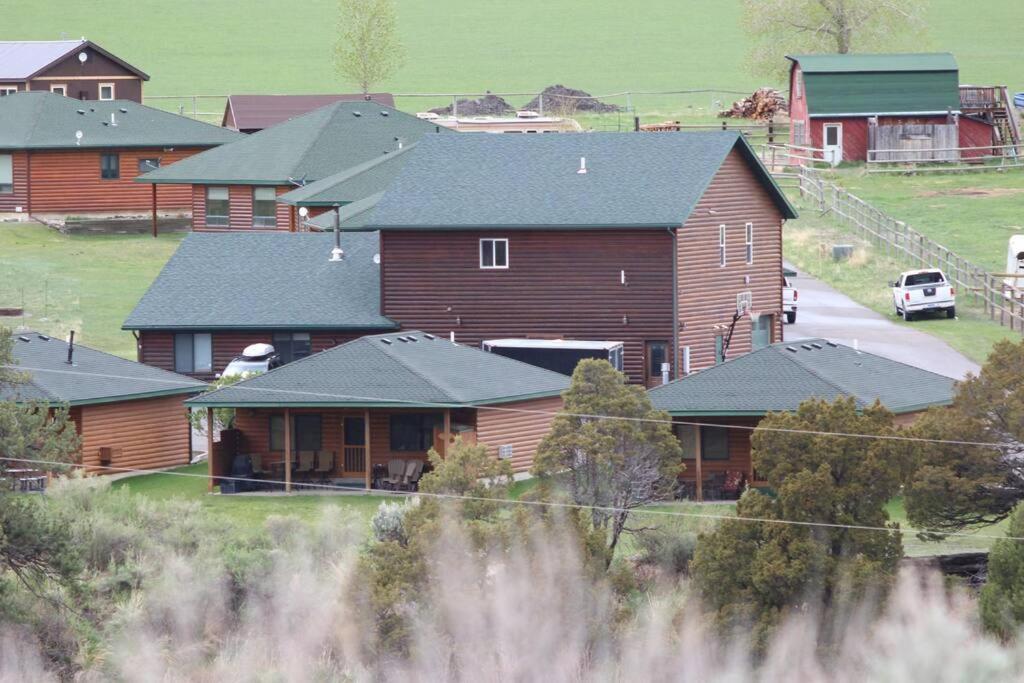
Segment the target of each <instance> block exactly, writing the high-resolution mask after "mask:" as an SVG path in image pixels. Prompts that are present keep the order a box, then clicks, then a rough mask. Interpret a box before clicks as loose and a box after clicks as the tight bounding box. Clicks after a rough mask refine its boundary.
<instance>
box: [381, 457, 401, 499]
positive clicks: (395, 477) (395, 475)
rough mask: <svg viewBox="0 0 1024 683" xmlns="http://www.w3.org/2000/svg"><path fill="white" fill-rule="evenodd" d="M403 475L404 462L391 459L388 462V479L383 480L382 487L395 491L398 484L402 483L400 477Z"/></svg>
mask: <svg viewBox="0 0 1024 683" xmlns="http://www.w3.org/2000/svg"><path fill="white" fill-rule="evenodd" d="M404 475H405V461H404V460H402V459H400V458H392V459H391V460H388V477H387V479H385V480H384V482H383V485H384V488H386V489H391V490H392V491H397V490H398V486H399V484H401V483H402V477H403V476H404Z"/></svg>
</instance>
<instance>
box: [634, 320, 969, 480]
mask: <svg viewBox="0 0 1024 683" xmlns="http://www.w3.org/2000/svg"><path fill="white" fill-rule="evenodd" d="M954 384H955V380H953V379H951V378H949V377H943V376H942V375H937V374H935V373H932V372H928V371H927V370H921V369H920V368H915V367H912V366H909V365H905V364H904V363H900V362H898V361H894V360H890V359H888V358H884V357H882V356H877V355H874V354H870V353H865V352H863V351H858V350H856V349H853V348H850V347H848V346H844V345H842V344H837V343H835V342H830V341H828V340H825V339H807V340H803V341H799V342H791V343H781V344H773V345H771V346H768V347H766V348H763V349H760V350H758V351H755V352H753V353H749V354H746V355H744V356H740V357H738V358H734V359H732V360H729V361H728V362H726V363H723V364H721V365H718V366H716V367H713V368H709V369H707V370H704V371H702V372H699V373H696V374H693V375H690V376H687V377H684V378H682V379H678V380H676V381H674V382H670V383H668V384H665V385H663V386H659V387H656V388H654V389H651V390H650V391H649V392H648V395H649V396H650V398H651V403H652V404H653V405H654V407H655V408H657V409H659V410H664V411H666V412H668V413H669V414H670V415H672V416H673V420H675V421H676V423H677V424H676V425H675V427H676V434H677V435H678V437H679V440H680V442H681V443H682V445H683V458H684V463H685V464H686V470H685V471H684V472H683V473H682V475H681V479H682V480H683V482H684V483H685V484H686V485H687V488H688V489H689V493H690V495H691V496H693V497H695V498H696V499H697V500H704V499H706V498H711V499H716V498H721V497H722V496H723V495H725V494H732V495H733V496H735V495H738V494H739V493H741V492H742V487H743V486H746V485H750V486H763V485H764V484H765V482H763V481H761V479H760V477H759V476H758V475H757V472H756V471H755V468H754V465H753V462H752V460H751V448H750V437H751V435H752V434H753V429H754V428H756V427H757V425H758V424H759V423H760V422H761V420H762V419H763V418H764V416H765V415H767V414H768V413H771V412H783V411H785V412H791V411H796V410H797V409H798V408H799V407H800V404H801V403H803V402H804V401H807V400H810V399H822V400H826V401H834V400H835V399H837V398H840V397H852V398H854V399H855V400H856V402H857V405H858V406H859V407H861V408H866V407H868V406H870V405H872V404H874V403H875V401H878V402H880V403H881V404H882V405H883V406H885V407H886V408H887V409H888V410H890V411H891V412H893V413H894V414H895V415H896V421H897V423H899V424H909V423H910V422H912V421H913V420H914V418H915V417H916V416H917V415H918V414H919V413H920V412H922V411H924V410H927V409H928V408H930V407H932V406H943V405H949V404H950V403H951V402H952V400H953V388H954ZM730 475H732V476H730ZM727 479H732V481H733V482H734V483H735V484H736V485H737V488H736V489H735V490H733V491H728V492H726V491H723V487H724V486H725V482H726V480H727Z"/></svg>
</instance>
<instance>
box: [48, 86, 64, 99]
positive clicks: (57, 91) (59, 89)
mask: <svg viewBox="0 0 1024 683" xmlns="http://www.w3.org/2000/svg"><path fill="white" fill-rule="evenodd" d="M50 92H52V93H53V94H54V95H61V96H64V97H66V96H67V94H68V86H67V84H66V83H51V84H50Z"/></svg>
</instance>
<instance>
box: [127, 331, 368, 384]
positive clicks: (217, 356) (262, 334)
mask: <svg viewBox="0 0 1024 683" xmlns="http://www.w3.org/2000/svg"><path fill="white" fill-rule="evenodd" d="M279 331H283V330H279ZM289 331H291V332H304V331H305V330H299V329H296V330H289ZM385 331H386V330H367V331H363V332H359V331H357V332H353V331H351V330H326V331H316V332H310V346H311V347H312V352H313V353H318V352H320V351H324V350H325V349H330V348H333V347H335V346H338V345H339V344H344V343H345V342H348V341H352V340H353V339H358V338H359V337H362V336H365V335H367V334H379V333H380V332H385ZM195 332H200V333H201V332H203V330H195ZM210 334H212V335H213V337H212V340H211V341H212V344H213V373H210V374H204V373H199V374H192V375H191V376H192V377H197V378H199V379H207V380H208V379H212V378H213V376H214V374H216V373H219V372H223V370H224V368H225V367H226V366H227V364H228V363H230V362H231V360H232V359H233V358H235V356H238V355H240V354H241V353H242V349H244V348H245V347H246V346H249V345H250V344H271V343H273V336H274V331H273V330H240V331H230V332H211V333H210ZM137 359H138V361H139V362H140V363H145V364H146V365H152V366H154V367H158V368H162V369H164V370H169V371H171V372H174V332H165V331H163V330H142V331H140V332H139V342H138V345H137ZM183 374H187V373H183Z"/></svg>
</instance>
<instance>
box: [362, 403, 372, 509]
mask: <svg viewBox="0 0 1024 683" xmlns="http://www.w3.org/2000/svg"><path fill="white" fill-rule="evenodd" d="M363 443H364V444H366V445H365V446H363V449H364V453H365V455H364V456H363V457H364V462H363V470H365V472H364V476H365V477H366V490H367V491H369V490H370V489H371V488H372V484H373V480H372V478H371V476H370V474H371V472H372V471H373V458H372V457H371V453H370V409H369V408H367V409H366V410H364V411H363Z"/></svg>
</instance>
